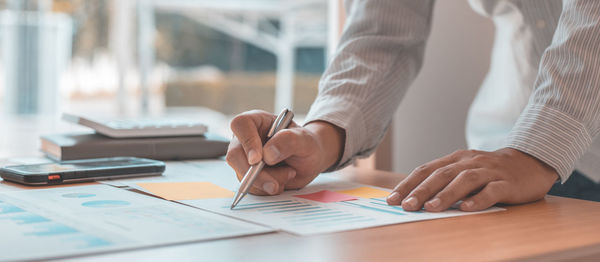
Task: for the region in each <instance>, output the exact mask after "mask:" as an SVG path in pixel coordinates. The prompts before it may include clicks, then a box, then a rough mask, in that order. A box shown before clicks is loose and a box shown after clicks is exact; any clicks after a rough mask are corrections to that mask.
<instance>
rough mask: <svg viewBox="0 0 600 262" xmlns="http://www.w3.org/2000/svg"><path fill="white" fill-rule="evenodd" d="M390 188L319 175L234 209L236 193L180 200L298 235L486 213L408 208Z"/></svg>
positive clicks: (246, 199)
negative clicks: (390, 198)
mask: <svg viewBox="0 0 600 262" xmlns="http://www.w3.org/2000/svg"><path fill="white" fill-rule="evenodd" d="M387 194H388V192H387V191H386V190H384V189H380V188H375V187H365V186H362V185H359V184H355V183H350V182H345V181H341V180H337V179H331V178H319V179H317V180H315V181H314V182H313V184H311V185H310V186H308V187H306V188H304V189H302V190H298V191H287V192H284V193H283V194H281V195H279V196H267V197H265V196H253V195H247V196H246V198H244V201H242V202H241V203H240V204H238V206H237V207H236V208H235V209H234V210H230V206H231V199H230V198H215V199H196V200H181V201H179V202H182V203H185V204H188V205H191V206H196V207H199V208H203V209H207V210H210V211H213V212H216V213H220V214H224V215H228V216H232V217H235V218H239V219H242V220H246V221H251V222H254V223H258V224H263V225H267V226H270V227H273V228H275V229H278V230H283V231H287V232H290V233H293V234H297V235H312V234H321V233H329V232H338V231H345V230H355V229H361V228H368V227H375V226H382V225H389V224H397V223H404V222H412V221H420V220H429V219H437V218H445V217H454V216H462V215H469V214H477V213H485V212H494V211H500V210H503V209H502V208H496V207H493V208H490V209H487V210H485V211H482V212H470V213H468V212H462V211H459V210H448V211H445V212H439V213H429V212H421V211H420V212H406V211H404V210H403V209H402V208H401V207H399V206H389V205H387V203H386V201H385V196H387Z"/></svg>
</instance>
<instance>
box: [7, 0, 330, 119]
mask: <svg viewBox="0 0 600 262" xmlns="http://www.w3.org/2000/svg"><path fill="white" fill-rule="evenodd" d="M330 5H331V4H330V3H328V2H327V1H322V0H319V1H314V0H299V1H269V0H180V1H171V0H164V1H161V0H141V1H135V0H93V1H92V0H2V1H0V8H1V9H2V12H1V13H0V34H1V35H0V37H1V38H2V42H1V48H2V52H1V64H2V66H1V67H2V70H1V72H2V75H1V79H2V81H0V82H1V85H2V86H1V88H0V92H1V94H2V103H3V104H4V107H3V108H2V110H3V111H5V112H8V113H19V114H30V113H33V114H35V113H44V114H48V113H54V112H59V111H65V110H67V111H80V109H81V110H84V111H87V110H100V111H105V110H110V111H112V110H116V111H117V112H119V113H124V114H137V113H147V112H159V111H162V110H165V108H169V107H181V106H202V107H207V108H210V109H213V110H215V111H218V112H222V113H224V114H237V113H240V112H243V111H245V110H248V109H253V108H259V109H264V110H267V111H274V110H275V108H276V107H283V106H284V105H286V106H290V105H292V106H293V108H294V109H295V110H296V111H297V112H298V113H300V114H303V113H306V112H307V111H308V108H309V106H310V103H311V101H312V100H313V99H314V97H315V95H316V92H317V91H316V90H317V82H318V79H319V77H320V74H321V73H322V72H323V70H324V68H325V63H326V59H327V43H328V42H327V41H328V35H327V34H328V23H327V19H328V9H329V6H330ZM276 90H277V92H276ZM276 96H277V99H276Z"/></svg>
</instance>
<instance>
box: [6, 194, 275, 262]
mask: <svg viewBox="0 0 600 262" xmlns="http://www.w3.org/2000/svg"><path fill="white" fill-rule="evenodd" d="M271 231H273V230H272V229H269V228H267V227H262V226H258V225H255V224H251V223H246V222H243V221H240V220H236V219H232V218H227V217H225V216H221V215H217V214H212V213H210V212H206V211H202V210H199V209H195V208H190V207H186V206H183V205H180V204H177V203H173V202H169V201H164V200H160V199H157V198H153V197H149V196H144V195H142V194H137V193H134V192H130V191H127V190H123V189H118V188H114V187H110V186H106V185H93V186H79V187H67V188H55V189H42V190H27V191H15V192H8V193H3V194H0V232H2V233H1V234H0V243H2V248H1V249H2V252H0V260H1V261H4V260H11V261H12V260H22V259H27V260H30V259H39V258H45V259H47V258H52V257H63V256H71V255H80V254H86V253H96V252H104V251H110V250H120V249H129V248H139V247H144V246H157V245H163V244H173V243H183V242H192V241H201V240H212V239H219V238H227V237H235V236H243V235H250V234H259V233H266V232H271Z"/></svg>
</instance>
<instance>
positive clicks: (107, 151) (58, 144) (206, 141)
mask: <svg viewBox="0 0 600 262" xmlns="http://www.w3.org/2000/svg"><path fill="white" fill-rule="evenodd" d="M41 140H42V148H41V149H42V151H43V152H44V153H46V154H47V155H48V156H49V157H51V158H53V159H56V160H76V159H87V158H101V157H115V156H132V157H143V158H150V159H156V160H181V159H204V158H216V157H220V156H223V155H225V154H226V153H227V147H228V145H229V141H227V140H226V139H224V138H222V137H219V136H215V135H211V134H206V135H205V136H181V137H151V138H124V139H114V138H110V137H106V136H103V135H98V134H95V133H77V134H56V135H47V136H42V137H41Z"/></svg>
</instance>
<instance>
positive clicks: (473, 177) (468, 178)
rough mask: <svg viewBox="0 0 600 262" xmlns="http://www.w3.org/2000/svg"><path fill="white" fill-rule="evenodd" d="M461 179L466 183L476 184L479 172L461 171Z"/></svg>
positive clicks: (471, 170)
mask: <svg viewBox="0 0 600 262" xmlns="http://www.w3.org/2000/svg"><path fill="white" fill-rule="evenodd" d="M461 177H462V179H463V180H464V181H465V182H466V183H473V182H477V181H479V172H477V171H475V170H473V169H467V170H464V171H462V173H461Z"/></svg>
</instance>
